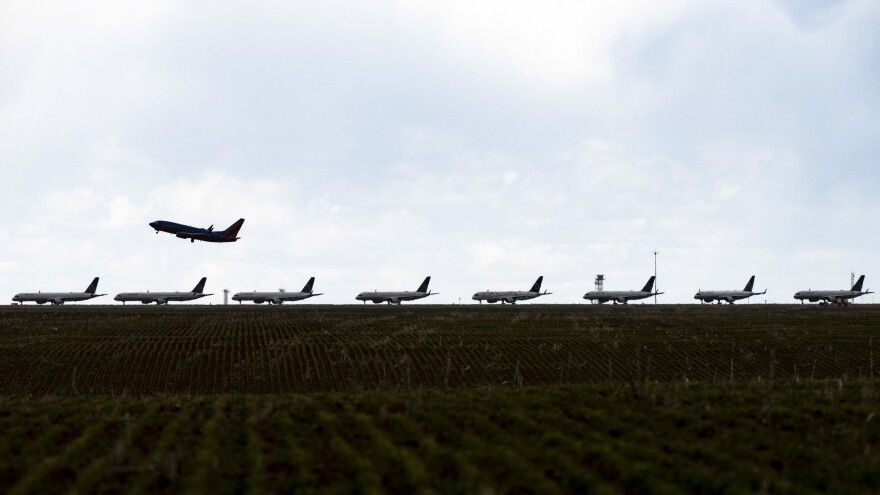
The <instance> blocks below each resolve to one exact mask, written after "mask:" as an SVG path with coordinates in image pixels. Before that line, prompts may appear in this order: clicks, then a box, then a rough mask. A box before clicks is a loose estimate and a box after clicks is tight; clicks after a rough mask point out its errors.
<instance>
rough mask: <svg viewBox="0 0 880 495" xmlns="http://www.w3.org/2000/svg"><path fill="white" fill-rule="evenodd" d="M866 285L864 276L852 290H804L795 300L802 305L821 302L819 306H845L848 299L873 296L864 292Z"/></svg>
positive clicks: (798, 293) (796, 294)
mask: <svg viewBox="0 0 880 495" xmlns="http://www.w3.org/2000/svg"><path fill="white" fill-rule="evenodd" d="M864 283H865V276H864V275H862V276H861V277H859V280H858V281H857V282H856V284H855V285H853V286H852V289H850V290H802V291H800V292H797V293H795V295H794V298H795V299H798V300H800V302H801V304H803V303H804V301H810V302H817V301H821V302H820V303H819V304H823V305H824V304H839V305H841V306H845V305H847V304H849V302H848V301H847V300H848V299H855V298H857V297H859V296H864V295H865V294H873V292H871V291H865V292H862V285H863V284H864Z"/></svg>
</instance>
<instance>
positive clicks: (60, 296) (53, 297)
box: [12, 277, 107, 305]
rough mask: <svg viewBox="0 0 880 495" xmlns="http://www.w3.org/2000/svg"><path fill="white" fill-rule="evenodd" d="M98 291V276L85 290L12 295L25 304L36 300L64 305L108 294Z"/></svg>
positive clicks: (42, 302) (37, 301)
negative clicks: (98, 292)
mask: <svg viewBox="0 0 880 495" xmlns="http://www.w3.org/2000/svg"><path fill="white" fill-rule="evenodd" d="M97 291H98V277H95V279H94V280H92V283H90V284H89V286H88V287H86V290H85V292H36V293H34V292H22V293H20V294H16V295H14V296H13V297H12V300H13V301H17V302H19V303H21V304H24V303H25V301H31V302H35V303H37V304H46V303H52V304H53V305H62V304H64V303H66V302H71V301H85V300H87V299H92V298H95V297H101V296H106V295H107V294H95V292H97Z"/></svg>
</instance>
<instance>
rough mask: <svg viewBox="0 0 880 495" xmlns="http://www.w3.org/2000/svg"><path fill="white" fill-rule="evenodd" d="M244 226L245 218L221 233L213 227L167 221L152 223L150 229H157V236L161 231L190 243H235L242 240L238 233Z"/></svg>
mask: <svg viewBox="0 0 880 495" xmlns="http://www.w3.org/2000/svg"><path fill="white" fill-rule="evenodd" d="M242 224H244V218H239V219H238V221H237V222H235V223H234V224H232V225H230V226H229V228H227V229H226V230H221V231H219V232H214V226H213V225H211V226H210V227H208V228H207V229H200V228H198V227H190V226H189V225H182V224H179V223H174V222H168V221H165V220H156V221H155V222H150V227H153V228H154V229H156V233H157V234H158V233H159V231H162V232H168V233H169V234H174V235H175V236H177V237H179V238H181V239H189V242H196V241H205V242H235V241H237V240H239V239H241V237H236V236H237V235H238V231H239V230H241V226H242Z"/></svg>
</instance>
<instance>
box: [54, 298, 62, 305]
mask: <svg viewBox="0 0 880 495" xmlns="http://www.w3.org/2000/svg"><path fill="white" fill-rule="evenodd" d="M52 304H54V305H55V306H61V305H62V304H64V300H63V299H53V300H52Z"/></svg>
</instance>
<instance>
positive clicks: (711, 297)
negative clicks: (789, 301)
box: [694, 275, 767, 304]
mask: <svg viewBox="0 0 880 495" xmlns="http://www.w3.org/2000/svg"><path fill="white" fill-rule="evenodd" d="M754 286H755V276H754V275H752V278H750V279H749V283H747V284H746V287H745V288H744V289H743V290H700V291H697V293H696V295H694V299H699V300H700V304H702V303H704V302H707V303H710V302H712V301H718V304H721V301H727V303H728V304H733V302H734V301H739V300H740V299H748V298H750V297H752V296H758V295H761V294H766V293H767V290H766V289H765V290H764V292H752V288H753V287H754Z"/></svg>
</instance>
